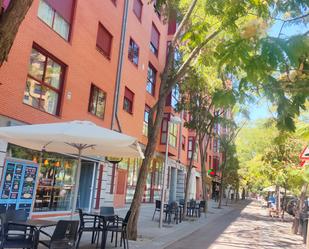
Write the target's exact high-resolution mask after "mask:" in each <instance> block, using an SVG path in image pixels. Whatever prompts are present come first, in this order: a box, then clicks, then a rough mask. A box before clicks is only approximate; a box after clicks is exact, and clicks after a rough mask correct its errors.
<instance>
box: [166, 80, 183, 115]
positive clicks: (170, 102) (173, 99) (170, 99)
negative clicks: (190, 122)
mask: <svg viewBox="0 0 309 249" xmlns="http://www.w3.org/2000/svg"><path fill="white" fill-rule="evenodd" d="M179 98H180V93H179V86H178V84H176V85H175V87H174V88H173V89H172V91H171V93H170V94H169V95H168V96H167V100H166V105H167V106H172V107H173V108H174V109H176V107H177V104H178V102H179Z"/></svg>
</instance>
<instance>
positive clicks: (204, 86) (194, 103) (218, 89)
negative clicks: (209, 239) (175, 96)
mask: <svg viewBox="0 0 309 249" xmlns="http://www.w3.org/2000/svg"><path fill="white" fill-rule="evenodd" d="M184 80H185V82H186V84H182V85H181V95H182V98H181V101H180V102H179V104H178V108H177V109H178V111H185V112H187V113H188V114H189V117H190V118H189V120H188V121H186V122H185V124H184V125H185V127H187V128H188V129H190V130H192V131H195V133H196V137H195V140H194V141H195V143H197V144H198V146H194V152H193V153H192V156H191V158H190V164H189V166H188V176H189V177H188V178H187V181H186V188H185V206H184V210H186V208H187V206H186V205H187V202H188V195H189V187H190V181H191V179H190V178H191V177H190V176H191V171H192V167H193V157H194V156H193V155H194V154H195V149H196V147H198V148H199V152H200V161H201V169H202V194H203V196H202V197H203V200H204V201H205V203H206V208H205V212H206V211H207V200H208V189H207V173H206V161H207V148H208V145H209V141H210V139H211V138H212V137H213V136H214V134H213V127H214V125H215V124H216V123H218V122H219V118H220V116H222V115H224V113H225V111H226V110H227V109H228V108H230V107H231V106H232V105H233V104H234V103H235V99H234V95H233V94H232V93H231V92H232V89H224V85H225V84H223V83H222V80H221V79H219V75H218V74H217V71H216V69H215V68H212V67H209V66H208V67H207V66H206V65H203V64H198V65H195V66H194V67H191V69H190V70H189V71H188V73H187V75H186V77H185V79H184ZM184 215H185V213H184Z"/></svg>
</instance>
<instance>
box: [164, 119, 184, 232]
mask: <svg viewBox="0 0 309 249" xmlns="http://www.w3.org/2000/svg"><path fill="white" fill-rule="evenodd" d="M181 122H182V121H181V118H180V117H177V116H171V117H170V120H169V121H168V122H167V136H166V149H165V162H164V167H163V175H162V177H163V181H162V189H161V207H160V221H159V227H160V228H162V223H163V209H164V199H165V194H166V186H165V185H166V181H165V178H166V170H167V169H168V167H167V161H168V144H169V136H170V124H171V123H172V124H181Z"/></svg>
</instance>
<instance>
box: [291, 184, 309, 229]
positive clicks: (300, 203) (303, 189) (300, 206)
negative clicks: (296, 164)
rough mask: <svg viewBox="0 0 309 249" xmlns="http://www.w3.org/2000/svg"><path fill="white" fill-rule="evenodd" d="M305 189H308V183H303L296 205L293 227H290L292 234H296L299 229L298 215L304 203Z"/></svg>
mask: <svg viewBox="0 0 309 249" xmlns="http://www.w3.org/2000/svg"><path fill="white" fill-rule="evenodd" d="M307 188H308V183H305V184H304V185H303V186H302V189H301V194H300V199H299V202H298V205H297V210H296V214H295V217H294V221H293V226H292V232H293V233H294V234H297V233H298V231H299V229H300V214H301V212H302V209H303V205H304V201H305V198H306V193H307Z"/></svg>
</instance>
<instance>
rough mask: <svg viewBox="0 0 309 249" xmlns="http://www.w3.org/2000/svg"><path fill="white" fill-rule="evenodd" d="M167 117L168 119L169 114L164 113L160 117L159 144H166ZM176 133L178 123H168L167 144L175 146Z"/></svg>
mask: <svg viewBox="0 0 309 249" xmlns="http://www.w3.org/2000/svg"><path fill="white" fill-rule="evenodd" d="M169 119H170V114H167V113H165V114H164V117H163V119H162V123H161V144H166V140H167V132H168V121H169ZM177 134H178V125H177V124H174V123H170V129H169V145H171V146H173V147H176V145H177Z"/></svg>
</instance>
